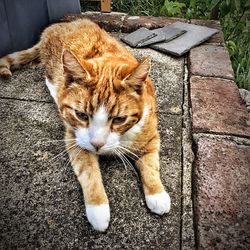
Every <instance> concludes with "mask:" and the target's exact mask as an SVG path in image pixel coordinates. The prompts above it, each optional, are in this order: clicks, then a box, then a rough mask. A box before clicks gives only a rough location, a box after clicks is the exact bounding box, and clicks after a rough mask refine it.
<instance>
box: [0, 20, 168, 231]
mask: <svg viewBox="0 0 250 250" xmlns="http://www.w3.org/2000/svg"><path fill="white" fill-rule="evenodd" d="M37 58H39V59H40V60H41V63H42V65H43V67H44V68H45V72H46V79H47V80H46V82H47V86H48V88H49V90H50V92H51V95H52V96H53V97H54V99H55V102H56V104H57V106H58V110H59V112H60V115H61V117H62V119H63V121H64V123H65V128H66V133H65V143H66V147H67V149H68V154H69V157H70V160H71V164H72V166H73V169H74V171H75V173H76V175H77V177H78V180H79V182H80V184H81V186H82V189H83V194H84V199H85V205H86V213H87V217H88V219H89V221H90V223H91V224H92V225H93V227H94V228H95V229H96V230H99V231H105V230H106V229H107V227H108V223H109V206H108V198H107V195H106V192H105V189H104V186H103V183H102V178H101V173H100V169H99V163H98V155H99V154H117V155H118V156H119V155H121V154H122V155H125V154H127V153H128V154H131V155H132V156H133V157H135V158H136V163H137V165H138V167H139V170H140V172H141V177H142V182H143V188H144V192H145V198H146V202H147V205H148V207H149V208H150V210H151V211H153V212H155V213H158V214H163V213H165V212H168V210H169V208H170V199H169V197H168V195H167V194H166V192H165V191H164V187H163V185H162V183H161V180H160V174H159V169H160V167H159V147H160V138H159V133H158V131H157V116H156V104H155V93H154V87H153V84H152V82H151V80H150V78H149V77H148V74H149V71H150V60H149V59H145V60H143V61H142V62H138V61H137V60H136V59H135V57H134V56H133V55H132V54H131V53H130V52H128V50H127V49H126V48H125V47H123V46H122V45H121V44H120V43H119V42H117V41H116V40H115V39H114V38H112V37H110V36H109V35H108V34H107V33H106V32H105V31H104V30H102V29H100V28H99V27H98V26H97V25H96V24H94V23H93V22H91V21H89V20H87V19H81V20H76V21H73V22H71V23H59V24H54V25H52V26H50V27H48V28H47V29H46V30H45V31H44V32H43V34H42V36H41V39H40V42H39V43H38V44H37V45H35V46H34V47H33V48H30V49H28V50H25V51H21V52H17V53H13V54H10V55H7V56H5V57H3V58H1V59H0V76H2V77H8V76H11V68H12V67H16V66H20V65H23V64H26V63H28V62H30V61H32V60H34V59H37ZM100 211H101V214H102V215H101V217H100Z"/></svg>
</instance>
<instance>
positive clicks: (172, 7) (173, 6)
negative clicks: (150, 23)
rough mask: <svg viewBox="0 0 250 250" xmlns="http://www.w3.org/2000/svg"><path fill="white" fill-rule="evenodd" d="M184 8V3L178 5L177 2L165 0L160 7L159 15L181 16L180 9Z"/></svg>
mask: <svg viewBox="0 0 250 250" xmlns="http://www.w3.org/2000/svg"><path fill="white" fill-rule="evenodd" d="M185 7H186V4H185V3H179V2H177V1H174V2H171V1H168V0H165V2H164V5H163V6H162V7H161V10H160V14H162V15H164V14H166V15H167V16H181V15H182V9H183V8H185Z"/></svg>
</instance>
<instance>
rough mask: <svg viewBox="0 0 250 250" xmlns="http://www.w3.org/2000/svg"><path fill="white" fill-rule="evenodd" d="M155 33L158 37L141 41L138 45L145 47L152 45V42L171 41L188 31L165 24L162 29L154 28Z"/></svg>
mask: <svg viewBox="0 0 250 250" xmlns="http://www.w3.org/2000/svg"><path fill="white" fill-rule="evenodd" d="M152 31H153V32H154V33H156V34H157V36H156V37H153V38H151V39H149V40H147V41H145V42H143V43H140V44H139V45H137V47H144V46H147V45H151V44H155V43H159V42H163V41H164V42H169V41H171V40H173V39H175V38H176V37H178V36H181V35H182V34H184V33H185V32H186V30H183V29H178V28H174V27H171V26H169V25H168V26H164V27H163V28H160V29H155V30H152Z"/></svg>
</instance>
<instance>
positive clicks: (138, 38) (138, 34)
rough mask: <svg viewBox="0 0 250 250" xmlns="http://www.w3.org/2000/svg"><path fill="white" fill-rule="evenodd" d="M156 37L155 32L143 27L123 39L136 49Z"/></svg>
mask: <svg viewBox="0 0 250 250" xmlns="http://www.w3.org/2000/svg"><path fill="white" fill-rule="evenodd" d="M155 36H157V34H156V33H154V32H153V31H151V30H149V29H147V28H144V27H142V28H140V29H138V30H136V31H134V32H132V33H130V34H128V35H125V36H124V37H122V38H121V39H122V41H123V42H125V43H127V44H128V45H130V46H131V47H136V46H138V45H139V44H140V43H143V42H145V41H147V40H148V39H150V38H153V37H155Z"/></svg>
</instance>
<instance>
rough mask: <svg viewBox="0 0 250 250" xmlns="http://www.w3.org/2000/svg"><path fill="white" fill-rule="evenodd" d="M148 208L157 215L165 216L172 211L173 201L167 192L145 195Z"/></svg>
mask: <svg viewBox="0 0 250 250" xmlns="http://www.w3.org/2000/svg"><path fill="white" fill-rule="evenodd" d="M145 198H146V203H147V206H148V208H149V209H150V210H151V211H152V212H153V213H156V214H160V215H162V214H165V213H168V212H169V211H170V205H171V200H170V197H169V194H168V193H167V192H165V191H164V192H162V193H158V194H153V195H145Z"/></svg>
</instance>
